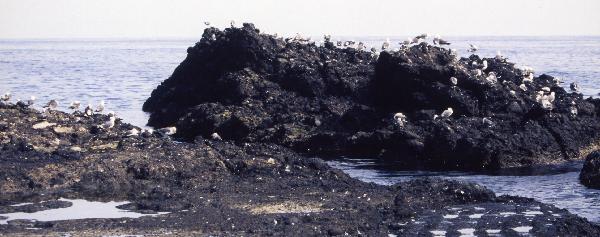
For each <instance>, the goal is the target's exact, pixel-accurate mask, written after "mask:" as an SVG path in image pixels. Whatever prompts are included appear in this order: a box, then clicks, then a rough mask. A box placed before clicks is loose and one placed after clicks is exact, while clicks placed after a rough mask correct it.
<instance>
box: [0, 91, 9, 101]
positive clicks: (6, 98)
mask: <svg viewBox="0 0 600 237" xmlns="http://www.w3.org/2000/svg"><path fill="white" fill-rule="evenodd" d="M0 100H2V101H4V102H7V101H9V100H10V92H6V93H4V95H2V97H0Z"/></svg>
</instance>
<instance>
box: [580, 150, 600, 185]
mask: <svg viewBox="0 0 600 237" xmlns="http://www.w3.org/2000/svg"><path fill="white" fill-rule="evenodd" d="M579 180H580V181H581V184H583V185H585V186H587V187H589V188H595V189H600V151H594V152H592V153H591V154H589V155H588V156H587V158H586V159H585V163H584V164H583V169H581V173H580V174H579Z"/></svg>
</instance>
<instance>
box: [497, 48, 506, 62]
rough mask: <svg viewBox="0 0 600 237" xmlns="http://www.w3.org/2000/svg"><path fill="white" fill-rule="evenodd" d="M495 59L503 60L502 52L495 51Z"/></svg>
mask: <svg viewBox="0 0 600 237" xmlns="http://www.w3.org/2000/svg"><path fill="white" fill-rule="evenodd" d="M496 59H498V60H503V59H504V56H502V52H500V50H498V51H496Z"/></svg>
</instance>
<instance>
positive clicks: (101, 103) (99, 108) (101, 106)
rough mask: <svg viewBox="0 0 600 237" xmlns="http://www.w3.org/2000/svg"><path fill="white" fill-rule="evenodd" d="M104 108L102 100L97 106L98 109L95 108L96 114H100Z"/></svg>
mask: <svg viewBox="0 0 600 237" xmlns="http://www.w3.org/2000/svg"><path fill="white" fill-rule="evenodd" d="M104 107H105V104H104V100H101V101H100V104H98V107H97V108H96V112H98V113H102V111H104Z"/></svg>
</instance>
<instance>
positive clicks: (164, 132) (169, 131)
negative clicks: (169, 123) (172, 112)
mask: <svg viewBox="0 0 600 237" xmlns="http://www.w3.org/2000/svg"><path fill="white" fill-rule="evenodd" d="M156 132H158V133H160V134H162V135H165V136H171V135H173V134H175V133H176V132H177V128H176V127H165V128H161V129H158V130H156Z"/></svg>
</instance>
